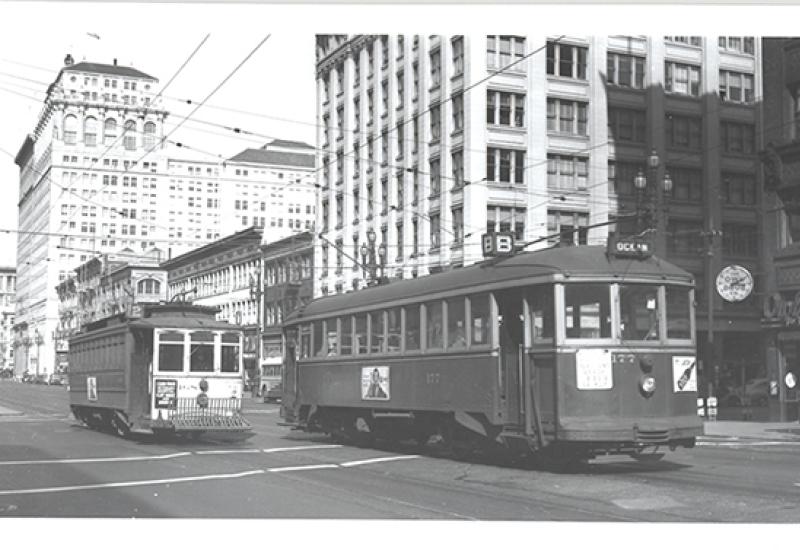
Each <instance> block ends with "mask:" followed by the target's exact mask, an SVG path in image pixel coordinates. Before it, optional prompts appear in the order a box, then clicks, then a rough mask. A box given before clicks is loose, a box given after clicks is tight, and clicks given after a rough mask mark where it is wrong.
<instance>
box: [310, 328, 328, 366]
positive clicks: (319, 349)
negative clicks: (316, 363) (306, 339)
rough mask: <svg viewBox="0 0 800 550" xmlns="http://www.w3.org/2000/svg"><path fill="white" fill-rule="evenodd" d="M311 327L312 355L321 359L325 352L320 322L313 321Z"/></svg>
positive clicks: (325, 347)
mask: <svg viewBox="0 0 800 550" xmlns="http://www.w3.org/2000/svg"><path fill="white" fill-rule="evenodd" d="M312 327H313V333H314V350H315V351H314V355H316V356H317V357H322V356H324V355H325V353H326V352H327V346H326V345H325V340H324V339H323V338H322V321H314V323H312Z"/></svg>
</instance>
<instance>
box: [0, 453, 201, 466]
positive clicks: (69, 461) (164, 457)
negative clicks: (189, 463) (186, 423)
mask: <svg viewBox="0 0 800 550" xmlns="http://www.w3.org/2000/svg"><path fill="white" fill-rule="evenodd" d="M191 454H192V453H190V452H183V453H172V454H168V455H142V456H115V457H106V458H56V459H48V460H8V461H3V462H0V466H18V465H26V466H29V465H33V464H82V463H88V462H135V461H140V460H167V459H170V458H178V457H181V456H189V455H191Z"/></svg>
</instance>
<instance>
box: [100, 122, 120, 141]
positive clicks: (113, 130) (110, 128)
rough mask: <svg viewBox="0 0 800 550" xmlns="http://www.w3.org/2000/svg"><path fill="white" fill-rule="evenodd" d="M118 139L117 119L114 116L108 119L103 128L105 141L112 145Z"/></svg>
mask: <svg viewBox="0 0 800 550" xmlns="http://www.w3.org/2000/svg"><path fill="white" fill-rule="evenodd" d="M116 139H117V121H116V120H115V119H113V118H108V119H106V122H105V126H104V130H103V143H105V144H106V145H111V144H112V143H114V140H116Z"/></svg>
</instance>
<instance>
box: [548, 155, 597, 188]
mask: <svg viewBox="0 0 800 550" xmlns="http://www.w3.org/2000/svg"><path fill="white" fill-rule="evenodd" d="M588 177H589V159H588V158H586V157H572V156H568V155H551V154H549V155H547V186H548V187H550V188H552V189H586V186H587V180H588Z"/></svg>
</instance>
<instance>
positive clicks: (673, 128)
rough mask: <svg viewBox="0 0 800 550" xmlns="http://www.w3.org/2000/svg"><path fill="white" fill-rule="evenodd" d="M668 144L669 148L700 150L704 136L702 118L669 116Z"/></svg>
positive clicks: (667, 123) (667, 126)
mask: <svg viewBox="0 0 800 550" xmlns="http://www.w3.org/2000/svg"><path fill="white" fill-rule="evenodd" d="M666 118H667V120H666V125H665V132H666V136H665V137H666V143H667V146H668V147H681V148H688V149H699V148H700V147H701V141H702V134H701V125H700V118H698V117H688V116H680V115H673V114H667V115H666Z"/></svg>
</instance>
